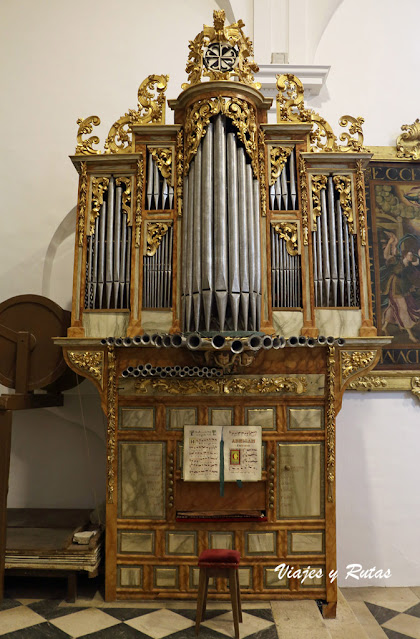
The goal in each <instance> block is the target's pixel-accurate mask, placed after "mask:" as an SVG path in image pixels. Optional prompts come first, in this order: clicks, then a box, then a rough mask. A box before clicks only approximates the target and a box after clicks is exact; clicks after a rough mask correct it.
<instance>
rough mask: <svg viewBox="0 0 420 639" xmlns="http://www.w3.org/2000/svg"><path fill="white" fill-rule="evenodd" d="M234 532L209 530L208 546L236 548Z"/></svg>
mask: <svg viewBox="0 0 420 639" xmlns="http://www.w3.org/2000/svg"><path fill="white" fill-rule="evenodd" d="M234 537H235V535H234V533H233V532H226V533H225V532H209V534H208V546H209V548H212V549H214V548H215V549H218V548H220V549H226V548H227V549H228V550H233V549H234V548H235V541H234Z"/></svg>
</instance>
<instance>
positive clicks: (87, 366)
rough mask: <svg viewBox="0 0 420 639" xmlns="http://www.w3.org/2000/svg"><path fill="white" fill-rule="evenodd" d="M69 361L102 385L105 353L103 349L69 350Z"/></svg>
mask: <svg viewBox="0 0 420 639" xmlns="http://www.w3.org/2000/svg"><path fill="white" fill-rule="evenodd" d="M68 358H69V361H70V362H71V363H72V364H74V366H75V367H76V368H78V369H79V370H80V371H83V373H85V375H86V377H91V378H92V379H93V380H95V381H96V382H99V384H100V385H101V386H102V372H103V365H104V354H103V352H102V351H98V352H96V351H68Z"/></svg>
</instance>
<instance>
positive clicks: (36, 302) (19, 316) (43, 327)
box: [0, 295, 70, 391]
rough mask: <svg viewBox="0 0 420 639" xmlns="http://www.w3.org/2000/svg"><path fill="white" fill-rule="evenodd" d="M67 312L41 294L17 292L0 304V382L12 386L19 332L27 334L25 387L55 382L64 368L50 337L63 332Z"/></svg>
mask: <svg viewBox="0 0 420 639" xmlns="http://www.w3.org/2000/svg"><path fill="white" fill-rule="evenodd" d="M69 326H70V312H69V311H65V310H63V309H62V308H61V307H60V306H58V304H56V303H55V302H53V301H51V300H50V299H48V298H46V297H42V296H41V295H18V296H16V297H11V298H10V299H8V300H5V301H4V302H3V303H2V304H0V382H1V383H2V384H3V385H4V386H7V387H8V388H15V387H16V370H17V354H18V353H17V351H18V342H17V341H16V338H17V339H19V334H20V336H21V337H23V338H24V335H23V334H24V333H27V334H29V341H28V346H29V348H28V351H29V353H28V376H27V390H29V391H31V390H35V389H39V388H45V387H46V386H48V385H50V384H53V383H54V382H57V380H58V379H59V378H60V377H62V376H63V375H64V374H65V373H66V371H67V370H68V369H67V365H66V363H65V361H64V358H63V352H62V349H61V348H60V347H59V346H56V345H55V344H54V342H53V340H52V338H53V337H59V336H63V335H66V333H67V328H68V327H69Z"/></svg>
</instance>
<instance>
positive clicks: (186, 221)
mask: <svg viewBox="0 0 420 639" xmlns="http://www.w3.org/2000/svg"><path fill="white" fill-rule="evenodd" d="M188 179H189V178H188V175H187V176H186V177H185V178H184V190H183V193H184V210H183V217H182V255H181V266H182V274H181V307H182V327H183V329H184V331H186V330H188V329H187V327H186V308H187V307H186V299H187V265H188V247H187V242H188V227H189V225H190V224H191V221H190V209H189V206H188V194H189V191H188Z"/></svg>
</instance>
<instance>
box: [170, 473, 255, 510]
mask: <svg viewBox="0 0 420 639" xmlns="http://www.w3.org/2000/svg"><path fill="white" fill-rule="evenodd" d="M265 507H266V504H265V481H257V482H249V483H247V482H243V484H242V488H240V487H239V486H238V485H237V484H236V482H226V483H225V495H224V497H221V496H220V486H219V483H218V482H214V483H211V482H201V481H185V482H184V481H182V480H177V481H176V489H175V508H176V510H198V511H203V510H204V511H205V512H208V511H211V510H232V511H236V512H242V511H244V510H245V511H246V510H264V509H265Z"/></svg>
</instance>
